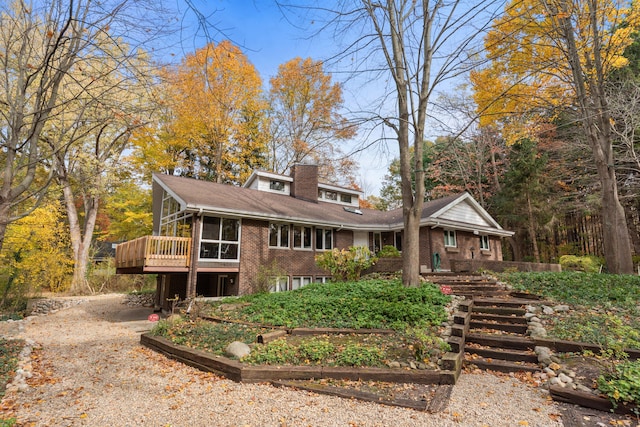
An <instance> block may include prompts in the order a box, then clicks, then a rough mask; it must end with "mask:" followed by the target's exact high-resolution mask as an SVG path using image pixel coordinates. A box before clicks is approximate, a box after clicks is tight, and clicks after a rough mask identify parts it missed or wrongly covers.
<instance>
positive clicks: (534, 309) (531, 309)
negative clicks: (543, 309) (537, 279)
mask: <svg viewBox="0 0 640 427" xmlns="http://www.w3.org/2000/svg"><path fill="white" fill-rule="evenodd" d="M527 311H528V312H529V313H537V312H538V311H540V309H539V308H538V307H536V306H535V305H528V306H527Z"/></svg>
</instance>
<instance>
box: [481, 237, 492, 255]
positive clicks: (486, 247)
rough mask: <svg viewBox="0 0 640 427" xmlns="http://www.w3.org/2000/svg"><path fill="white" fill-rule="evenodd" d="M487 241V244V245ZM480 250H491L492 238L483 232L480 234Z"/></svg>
mask: <svg viewBox="0 0 640 427" xmlns="http://www.w3.org/2000/svg"><path fill="white" fill-rule="evenodd" d="M485 242H486V245H485ZM480 250H481V251H485V252H488V251H490V250H491V239H490V238H489V235H488V234H482V235H481V236H480Z"/></svg>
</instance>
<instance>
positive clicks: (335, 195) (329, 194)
mask: <svg viewBox="0 0 640 427" xmlns="http://www.w3.org/2000/svg"><path fill="white" fill-rule="evenodd" d="M324 198H325V199H327V200H338V193H336V192H335V191H325V192H324Z"/></svg>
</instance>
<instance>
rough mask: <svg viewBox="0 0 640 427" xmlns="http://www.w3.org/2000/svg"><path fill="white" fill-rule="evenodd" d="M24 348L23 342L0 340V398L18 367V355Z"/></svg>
mask: <svg viewBox="0 0 640 427" xmlns="http://www.w3.org/2000/svg"><path fill="white" fill-rule="evenodd" d="M22 347H24V342H23V341H22V340H6V339H4V338H0V398H1V397H2V396H4V391H5V388H6V386H7V383H8V382H9V381H10V380H11V378H12V377H13V373H14V371H15V369H16V366H17V365H18V355H19V354H20V351H21V350H22Z"/></svg>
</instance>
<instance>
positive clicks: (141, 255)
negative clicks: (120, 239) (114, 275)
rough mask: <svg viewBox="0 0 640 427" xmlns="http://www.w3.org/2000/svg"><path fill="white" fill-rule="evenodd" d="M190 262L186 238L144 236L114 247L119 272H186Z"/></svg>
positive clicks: (189, 245) (189, 242) (189, 241)
mask: <svg viewBox="0 0 640 427" xmlns="http://www.w3.org/2000/svg"><path fill="white" fill-rule="evenodd" d="M190 260H191V239H190V238H188V237H168V236H144V237H139V238H137V239H135V240H130V241H128V242H124V243H120V244H119V245H118V246H116V270H119V272H127V271H130V272H145V273H153V272H163V271H187V270H188V268H189V263H190Z"/></svg>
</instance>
